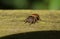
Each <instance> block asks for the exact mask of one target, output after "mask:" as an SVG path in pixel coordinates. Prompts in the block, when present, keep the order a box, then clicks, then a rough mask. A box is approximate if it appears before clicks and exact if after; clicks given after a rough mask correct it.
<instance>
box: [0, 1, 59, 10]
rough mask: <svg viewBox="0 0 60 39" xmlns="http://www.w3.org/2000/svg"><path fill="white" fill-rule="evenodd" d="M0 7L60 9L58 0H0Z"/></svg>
mask: <svg viewBox="0 0 60 39" xmlns="http://www.w3.org/2000/svg"><path fill="white" fill-rule="evenodd" d="M0 9H39V10H60V0H0Z"/></svg>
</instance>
